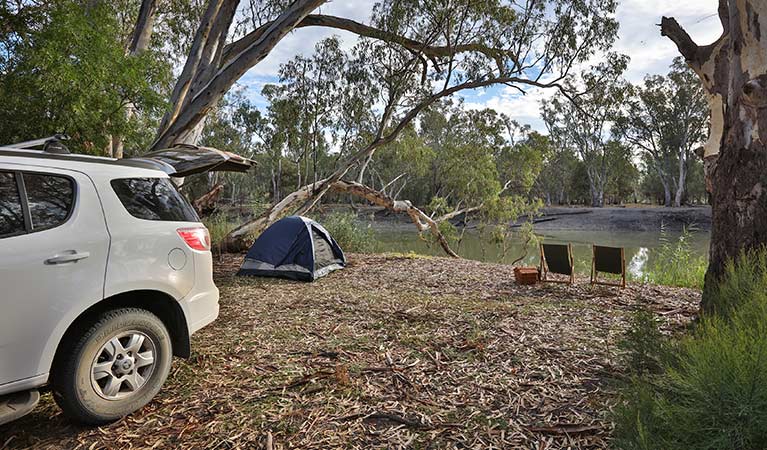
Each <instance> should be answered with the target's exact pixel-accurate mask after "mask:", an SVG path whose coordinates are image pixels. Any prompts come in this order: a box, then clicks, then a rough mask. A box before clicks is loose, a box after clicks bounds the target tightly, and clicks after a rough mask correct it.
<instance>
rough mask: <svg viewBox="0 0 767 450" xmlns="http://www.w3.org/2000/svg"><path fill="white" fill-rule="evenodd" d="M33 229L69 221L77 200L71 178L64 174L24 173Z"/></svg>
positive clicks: (45, 227) (50, 226)
mask: <svg viewBox="0 0 767 450" xmlns="http://www.w3.org/2000/svg"><path fill="white" fill-rule="evenodd" d="M24 187H25V190H26V193H27V204H28V205H29V215H30V216H31V219H32V231H39V230H43V229H47V228H53V227H56V226H59V225H61V224H63V223H64V222H66V221H67V219H68V218H69V214H70V213H71V212H72V206H73V204H74V200H75V188H74V183H73V182H72V180H71V179H69V178H67V177H63V176H58V175H52V174H43V173H24Z"/></svg>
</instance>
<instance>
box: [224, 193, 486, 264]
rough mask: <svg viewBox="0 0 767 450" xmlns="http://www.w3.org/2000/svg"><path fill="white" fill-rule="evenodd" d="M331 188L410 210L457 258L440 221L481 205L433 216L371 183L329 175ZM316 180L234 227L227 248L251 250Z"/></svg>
mask: <svg viewBox="0 0 767 450" xmlns="http://www.w3.org/2000/svg"><path fill="white" fill-rule="evenodd" d="M328 182H329V185H328V188H329V190H331V191H333V192H339V193H345V194H351V195H354V196H356V197H360V198H364V199H365V200H367V201H369V202H371V203H373V204H375V205H378V206H383V207H384V208H386V209H389V210H390V211H393V212H399V213H406V214H407V215H408V216H409V217H410V219H411V220H412V221H413V223H414V224H415V226H416V228H418V231H419V232H425V231H429V233H431V235H432V236H433V237H434V239H435V240H436V241H437V243H439V245H440V247H442V249H443V250H444V251H445V253H446V254H447V255H448V256H451V257H453V258H460V256H459V255H458V254H457V253H456V252H454V251H453V249H452V248H450V244H449V243H448V242H447V239H446V238H445V236H444V235H443V234H442V232H441V231H440V229H439V224H440V222H443V221H445V220H449V219H451V218H453V217H455V216H456V215H459V214H463V213H467V212H472V211H475V210H476V209H478V207H474V208H467V209H464V210H461V211H457V212H455V213H451V214H447V215H445V216H442V217H440V218H438V219H432V218H431V217H429V215H428V214H426V213H424V212H423V211H421V210H420V209H418V208H416V207H415V206H413V204H412V203H410V202H409V201H408V200H395V199H394V198H392V197H389V196H388V195H386V194H384V193H383V192H380V191H377V190H375V189H373V188H371V187H368V186H365V185H364V184H361V183H358V182H355V181H345V180H338V181H332V182H331V181H330V180H329V179H327V178H326V179H324V180H320V181H319V184H324V183H328ZM313 185H314V183H312V184H307V185H306V186H303V187H302V188H300V189H298V190H296V191H295V192H293V193H291V194H290V195H288V196H287V197H285V198H284V199H282V201H280V202H279V203H277V204H276V205H275V206H274V207H272V208H271V209H270V210H269V211H268V214H265V215H262V216H260V217H258V218H257V219H256V220H253V221H251V222H248V223H247V224H245V225H242V226H240V227H238V228H236V229H235V230H233V231H232V232H231V233H230V234H229V235H228V236H227V238H226V239H225V240H224V242H222V248H223V251H226V252H242V251H244V250H247V249H248V247H249V246H250V245H251V244H252V243H253V239H254V238H253V236H256V235H258V234H260V233H261V232H262V231H264V230H265V229H266V228H267V227H268V226H269V225H271V224H272V223H274V222H275V221H276V220H278V219H279V218H281V217H283V216H285V215H287V214H289V213H290V212H291V211H292V207H293V206H294V205H296V204H300V203H304V202H307V201H309V200H310V199H312V197H313V195H314V188H313Z"/></svg>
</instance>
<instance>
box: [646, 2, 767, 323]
mask: <svg viewBox="0 0 767 450" xmlns="http://www.w3.org/2000/svg"><path fill="white" fill-rule="evenodd" d="M719 17H720V19H721V22H722V26H723V28H724V33H723V34H722V36H721V37H720V38H719V40H717V41H716V42H715V43H714V44H711V45H709V46H704V47H701V46H698V45H697V44H695V42H693V41H692V39H691V38H690V36H689V35H688V34H687V33H686V32H685V31H684V30H683V29H682V28H681V26H680V25H679V24H678V23H677V22H676V20H674V19H670V18H666V17H664V18H663V20H662V23H661V30H662V34H663V35H664V36H668V37H669V38H670V39H671V40H673V41H674V43H676V45H677V48H678V49H679V51H680V52H681V53H682V54H683V55H684V56H685V58H686V60H687V62H688V64H689V65H690V66H691V67H692V68H693V69H694V70H695V71H696V72H697V73H698V75H699V76H700V78H701V80H702V83H703V85H704V87H705V88H706V90H707V92H708V96H709V104H710V105H711V107H712V111H711V135H710V139H709V142H708V144H707V145H706V148H705V154H704V156H705V165H706V167H707V169H708V173H707V185H708V186H710V188H711V194H712V222H713V224H712V230H711V249H710V263H709V267H708V271H707V273H706V285H705V290H704V295H703V302H702V304H701V309H702V311H703V312H715V310H716V305H713V304H712V300H713V299H712V295H711V292H712V288H713V287H714V285H715V284H716V283H717V282H718V280H719V279H720V278H721V276H722V274H723V273H724V267H725V265H726V263H727V262H728V261H730V260H732V259H733V258H736V257H737V256H738V255H739V254H740V252H742V251H744V250H752V249H759V248H761V247H763V246H764V245H765V244H767V2H763V1H756V0H730V1H727V0H720V2H719ZM763 32H764V33H763ZM713 160H715V162H713Z"/></svg>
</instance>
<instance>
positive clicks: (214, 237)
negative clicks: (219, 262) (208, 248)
mask: <svg viewBox="0 0 767 450" xmlns="http://www.w3.org/2000/svg"><path fill="white" fill-rule="evenodd" d="M202 223H203V224H204V225H205V228H207V229H208V232H209V233H210V241H211V243H212V245H213V247H215V246H216V245H218V244H220V243H221V241H222V240H223V239H224V237H225V236H226V235H227V234H229V232H230V231H232V230H233V229H235V228H236V227H237V223H236V222H234V221H232V220H230V219H229V218H228V217H227V216H226V215H225V214H214V215H212V216H209V217H206V218H204V219H202Z"/></svg>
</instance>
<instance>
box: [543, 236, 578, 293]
mask: <svg viewBox="0 0 767 450" xmlns="http://www.w3.org/2000/svg"><path fill="white" fill-rule="evenodd" d="M574 267H575V263H574V261H573V246H572V244H567V245H565V244H543V243H541V267H540V272H541V281H546V282H549V283H566V284H573V282H574V281H575V270H574ZM549 273H557V274H560V275H569V276H570V279H568V280H553V279H549V276H548V275H549Z"/></svg>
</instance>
